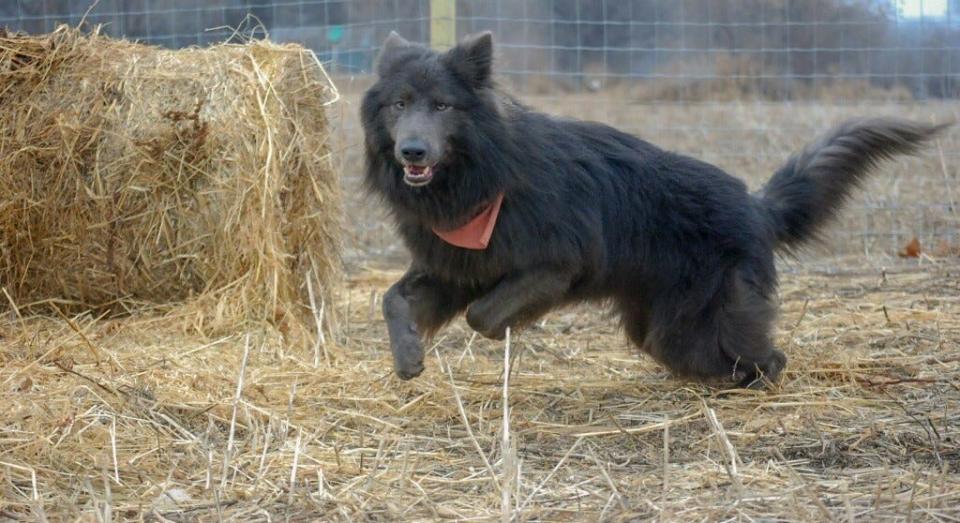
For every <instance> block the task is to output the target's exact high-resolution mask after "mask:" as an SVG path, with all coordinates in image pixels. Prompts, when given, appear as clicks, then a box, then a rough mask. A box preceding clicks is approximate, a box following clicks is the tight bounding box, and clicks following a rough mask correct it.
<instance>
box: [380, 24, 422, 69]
mask: <svg viewBox="0 0 960 523" xmlns="http://www.w3.org/2000/svg"><path fill="white" fill-rule="evenodd" d="M409 47H413V44H411V43H410V42H408V41H407V40H406V39H405V38H404V37H402V36H400V35H399V34H397V32H396V31H390V36H388V37H387V39H386V40H384V41H383V47H382V48H380V54H378V55H377V60H376V62H374V63H375V64H376V65H375V66H374V70H375V71H376V72H377V75H378V76H383V75H384V74H386V73H387V71H389V70H390V64H391V63H392V62H393V59H394V58H395V57H396V56H397V54H399V53H400V52H401V51H403V50H404V49H407V48H409Z"/></svg>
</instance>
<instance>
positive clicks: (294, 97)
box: [0, 27, 342, 326]
mask: <svg viewBox="0 0 960 523" xmlns="http://www.w3.org/2000/svg"><path fill="white" fill-rule="evenodd" d="M336 99H337V93H336V90H335V88H334V86H333V85H332V83H331V82H330V81H329V79H328V78H327V76H326V73H325V72H324V71H323V69H322V67H321V65H320V64H319V63H318V62H317V60H316V58H315V56H314V55H313V54H312V53H311V52H310V51H308V50H305V49H303V48H302V47H299V46H294V45H284V46H280V45H275V44H272V43H269V42H265V41H254V42H250V43H247V44H245V45H226V44H225V45H217V46H213V47H209V48H204V49H199V48H195V49H184V50H176V51H171V50H165V49H161V48H157V47H151V46H146V45H140V44H135V43H131V42H127V41H122V40H113V39H110V38H106V37H103V36H100V35H99V34H97V32H93V33H91V34H83V33H81V32H80V31H77V30H75V29H70V28H67V27H61V28H59V29H58V30H56V31H55V32H53V33H51V34H49V35H42V36H25V35H0V107H2V109H3V110H2V112H0V284H2V286H3V288H4V291H5V293H6V294H7V296H3V297H2V298H3V299H2V304H0V307H16V308H18V309H19V310H21V311H24V310H32V309H46V310H48V311H49V310H50V309H51V305H53V306H55V307H56V308H57V309H59V310H61V311H63V312H66V311H67V310H73V311H80V310H98V311H110V312H130V311H131V310H133V308H134V307H140V306H142V305H145V304H169V303H177V304H184V303H186V304H200V305H202V307H200V308H198V309H195V310H203V311H204V314H203V315H202V317H200V316H197V317H198V318H200V319H198V320H197V321H199V322H200V323H201V324H202V325H203V326H208V325H214V324H217V325H223V324H225V322H226V324H235V323H236V320H244V321H248V320H252V321H263V320H267V321H269V322H278V321H281V320H285V319H289V318H300V319H303V318H306V317H309V311H310V306H309V304H310V300H309V295H308V290H313V291H314V293H315V294H316V296H315V300H314V301H315V302H317V303H321V302H322V301H323V299H324V297H325V296H327V295H328V293H329V292H331V290H332V289H333V287H334V285H335V281H336V279H337V273H338V266H339V260H338V258H339V238H340V227H341V223H340V221H341V215H342V203H341V195H340V189H339V186H338V180H337V179H336V176H335V173H334V170H333V167H332V162H331V161H330V157H329V155H330V151H329V148H328V143H327V139H328V136H329V133H328V122H327V117H326V114H325V111H326V106H327V105H329V104H330V103H333V102H334V101H335V100H336ZM308 275H310V278H311V285H310V287H311V289H308V286H307V282H306V278H307V277H308ZM312 321H313V320H312V319H311V320H310V322H312ZM299 323H300V324H305V323H304V322H303V321H299Z"/></svg>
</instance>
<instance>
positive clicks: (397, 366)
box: [390, 336, 424, 380]
mask: <svg viewBox="0 0 960 523" xmlns="http://www.w3.org/2000/svg"><path fill="white" fill-rule="evenodd" d="M390 345H391V347H390V348H391V350H392V351H393V371H394V372H395V373H396V374H397V377H398V378H400V379H402V380H409V379H413V378H416V377H417V376H419V375H420V374H421V373H422V372H423V368H424V367H423V345H422V344H421V343H420V338H418V337H416V336H404V337H402V338H400V339H399V340H396V341H395V342H392V343H391V344H390Z"/></svg>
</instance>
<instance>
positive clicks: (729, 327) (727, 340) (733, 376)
mask: <svg viewBox="0 0 960 523" xmlns="http://www.w3.org/2000/svg"><path fill="white" fill-rule="evenodd" d="M726 277H727V278H733V280H732V281H728V282H726V285H723V286H721V289H719V290H718V291H717V294H716V295H715V296H713V297H712V298H711V299H710V300H709V301H708V303H707V304H705V305H703V306H702V307H701V308H699V309H698V310H696V311H681V312H680V313H679V314H677V310H676V309H675V308H674V309H673V310H671V308H670V307H661V308H657V309H655V310H654V314H653V315H652V316H651V320H650V331H649V334H648V335H647V337H646V340H645V342H642V341H640V340H637V339H636V338H634V337H633V336H631V338H632V339H633V340H634V341H635V342H636V343H638V345H640V347H641V348H643V349H644V350H645V351H647V352H649V353H650V354H651V355H652V356H653V357H654V358H655V359H656V360H657V361H659V362H661V363H662V364H664V365H665V366H666V367H667V368H669V369H670V370H671V371H673V372H674V373H676V374H678V375H681V376H685V377H690V378H695V379H698V380H716V379H720V380H722V381H724V382H727V381H728V380H732V381H733V382H735V383H737V384H738V385H740V386H744V387H748V386H749V387H753V386H757V385H763V384H764V383H765V382H771V383H772V382H774V381H776V379H777V377H778V376H779V374H780V371H781V370H782V369H783V367H784V366H785V365H786V361H787V359H786V356H784V354H783V353H782V352H780V351H779V350H777V349H776V348H774V346H773V343H772V341H771V337H770V328H771V326H772V324H773V320H774V318H775V315H776V313H775V310H776V309H775V307H774V305H773V304H772V303H770V300H769V299H768V298H766V297H765V296H763V295H762V294H761V292H760V291H759V290H758V289H756V288H754V287H753V286H751V285H748V284H747V283H745V282H744V281H743V280H742V279H741V277H740V275H738V274H737V273H736V271H733V272H731V273H730V274H728V275H727V276H726ZM655 307H656V305H655ZM624 322H625V325H629V324H630V323H629V322H628V318H626V317H625V318H624ZM627 333H628V334H630V333H631V331H630V330H629V329H628V330H627Z"/></svg>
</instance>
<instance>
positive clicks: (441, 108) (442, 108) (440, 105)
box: [434, 102, 450, 111]
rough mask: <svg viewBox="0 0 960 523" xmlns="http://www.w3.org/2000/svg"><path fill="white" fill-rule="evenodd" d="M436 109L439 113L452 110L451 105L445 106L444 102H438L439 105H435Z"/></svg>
mask: <svg viewBox="0 0 960 523" xmlns="http://www.w3.org/2000/svg"><path fill="white" fill-rule="evenodd" d="M434 108H436V109H437V110H438V111H446V110H447V109H449V108H450V104H445V103H443V102H437V104H436V105H434Z"/></svg>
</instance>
